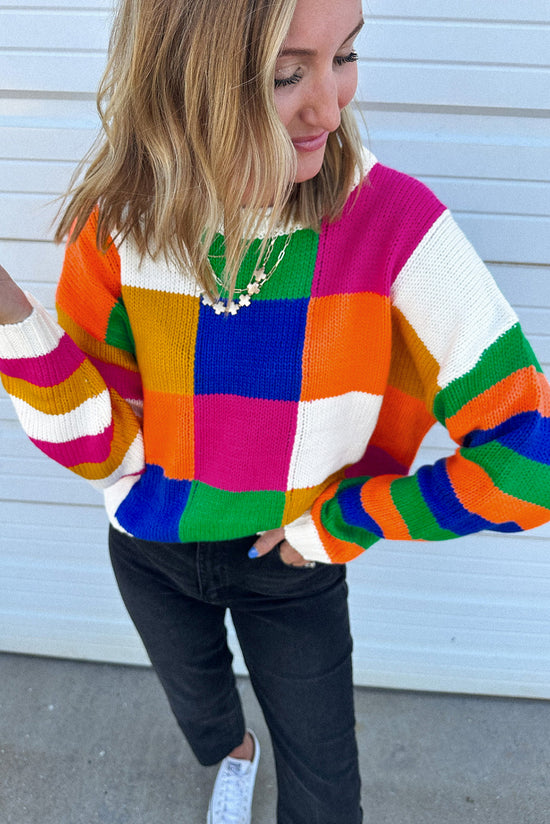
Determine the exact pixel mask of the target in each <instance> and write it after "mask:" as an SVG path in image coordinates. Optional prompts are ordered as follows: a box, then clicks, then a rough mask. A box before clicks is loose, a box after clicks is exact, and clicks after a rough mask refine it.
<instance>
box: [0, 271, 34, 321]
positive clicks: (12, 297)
mask: <svg viewBox="0 0 550 824" xmlns="http://www.w3.org/2000/svg"><path fill="white" fill-rule="evenodd" d="M31 312H32V305H31V304H30V303H29V301H28V299H27V297H26V295H25V293H24V292H23V290H22V289H20V288H19V286H18V285H17V283H15V281H14V280H12V278H10V276H9V275H8V273H7V272H6V270H5V269H4V268H3V266H0V324H6V323H20V321H22V320H25V318H28V317H29V315H30V314H31Z"/></svg>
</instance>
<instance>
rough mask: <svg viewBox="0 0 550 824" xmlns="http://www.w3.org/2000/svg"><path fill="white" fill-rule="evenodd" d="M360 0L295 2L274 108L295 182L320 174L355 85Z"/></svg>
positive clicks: (279, 61)
mask: <svg viewBox="0 0 550 824" xmlns="http://www.w3.org/2000/svg"><path fill="white" fill-rule="evenodd" d="M362 23H363V15H362V13H361V0H298V2H297V4H296V11H295V13H294V17H293V18H292V23H291V24H290V28H289V30H288V35H287V38H286V40H285V42H284V44H283V48H282V50H281V52H280V54H279V57H278V59H277V68H276V71H275V106H276V108H277V111H278V113H279V117H280V118H281V120H282V122H283V124H284V126H285V127H286V129H287V131H288V134H289V136H290V139H291V140H292V143H293V144H294V148H295V149H296V154H297V158H298V168H297V174H296V178H295V182H296V183H301V182H302V181H304V180H309V179H310V178H312V177H315V175H316V174H317V173H318V172H319V170H320V169H321V165H322V163H323V157H324V154H325V146H326V142H327V138H328V136H329V133H330V132H333V131H335V130H336V129H337V128H338V126H339V125H340V112H341V111H342V109H343V108H344V106H347V104H348V103H349V102H350V101H351V99H352V98H353V95H354V94H355V90H356V88H357V63H356V60H357V54H356V53H355V52H354V51H353V41H354V39H355V37H356V36H357V34H358V32H359V30H360V28H361V25H362Z"/></svg>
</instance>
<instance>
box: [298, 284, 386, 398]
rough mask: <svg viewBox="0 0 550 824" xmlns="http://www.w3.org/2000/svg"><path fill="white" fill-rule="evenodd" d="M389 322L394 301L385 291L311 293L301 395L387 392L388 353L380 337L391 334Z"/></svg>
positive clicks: (323, 396)
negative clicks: (318, 294)
mask: <svg viewBox="0 0 550 824" xmlns="http://www.w3.org/2000/svg"><path fill="white" fill-rule="evenodd" d="M386 310H387V311H386ZM342 318H346V321H345V322H343V321H342ZM389 325H390V308H389V301H388V299H387V298H385V297H383V296H382V295H376V294H373V293H367V292H365V293H363V294H353V295H329V296H326V297H320V298H312V300H311V302H310V306H309V313H308V319H307V327H306V335H305V342H304V353H303V383H302V395H301V400H303V401H304V400H305V401H310V400H317V399H319V398H328V397H334V396H335V395H341V394H344V393H346V392H350V391H360V392H369V393H370V394H373V395H379V394H382V392H383V391H384V385H385V381H386V376H387V370H388V362H387V355H388V353H387V351H385V350H384V348H383V347H381V346H380V341H383V340H387V338H388V330H389Z"/></svg>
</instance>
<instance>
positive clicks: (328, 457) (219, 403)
mask: <svg viewBox="0 0 550 824" xmlns="http://www.w3.org/2000/svg"><path fill="white" fill-rule="evenodd" d="M367 171H368V178H367V181H366V182H365V183H364V185H363V186H362V187H361V189H360V191H359V193H357V191H356V192H354V193H352V195H351V196H350V198H349V200H348V203H347V205H346V208H345V211H344V214H343V216H342V217H341V219H339V220H338V221H337V222H334V223H331V224H328V223H326V224H323V226H322V227H321V229H320V231H318V232H316V231H313V230H312V229H304V228H297V229H296V230H295V231H294V232H293V233H292V236H291V238H290V242H289V244H288V247H287V249H286V252H285V254H284V257H283V258H282V260H281V262H280V264H279V266H278V267H277V270H276V271H275V272H274V274H273V276H272V277H271V278H270V279H269V281H268V282H267V283H266V284H265V285H264V286H263V288H262V290H261V292H260V293H259V294H258V295H255V296H254V297H253V298H252V300H251V303H250V305H249V306H245V307H243V308H242V309H241V310H240V311H239V312H237V313H236V314H235V315H228V316H225V315H219V314H216V313H215V312H214V310H213V308H212V307H211V306H208V305H206V304H205V303H204V302H203V301H202V300H201V295H200V292H199V290H198V288H197V286H196V284H195V282H194V280H193V278H192V277H191V276H190V274H189V273H188V272H185V271H182V270H181V269H178V268H177V267H176V266H175V265H172V264H168V263H167V262H166V261H165V260H164V259H158V260H153V259H151V258H150V257H146V258H144V259H141V258H140V255H139V253H138V251H137V249H136V248H135V246H134V244H133V242H132V241H131V240H130V239H127V240H125V241H123V242H122V243H121V244H120V245H119V246H118V248H117V247H115V246H114V245H113V246H111V247H110V248H109V250H108V251H107V252H106V253H102V252H99V251H98V250H97V248H96V240H95V230H96V219H97V216H96V215H92V216H91V218H90V220H89V221H88V224H87V226H86V227H85V229H84V231H83V232H82V233H81V235H80V237H79V238H78V240H77V241H76V243H74V244H71V245H69V246H68V248H67V251H66V257H65V263H64V268H63V272H62V276H61V280H60V283H59V286H58V291H57V307H58V323H56V322H55V321H54V320H53V319H52V318H51V317H50V316H49V315H48V314H47V313H46V312H45V310H44V309H43V308H42V307H41V306H39V305H38V304H37V303H35V309H34V311H33V313H32V315H31V316H30V317H29V318H27V319H26V320H25V321H23V322H22V323H19V324H14V325H12V326H5V327H3V328H2V329H1V330H0V371H1V372H2V373H3V382H4V386H5V388H6V389H7V391H8V392H9V393H10V395H11V396H12V399H13V403H14V405H15V408H16V410H17V414H18V416H19V418H20V420H21V423H22V425H23V427H24V429H25V430H26V432H27V433H28V436H29V437H30V438H31V440H32V441H33V442H34V443H35V444H36V445H37V446H38V447H39V448H40V449H41V450H43V451H44V452H45V453H46V454H47V455H49V456H50V457H51V458H53V459H54V460H56V461H58V462H59V463H61V464H63V465H64V466H66V467H68V468H69V469H71V470H72V471H73V472H76V473H78V474H79V475H81V476H82V477H84V478H86V479H88V480H89V481H90V482H91V483H92V484H94V485H96V486H98V487H101V488H102V489H103V490H104V493H105V502H106V508H107V512H108V515H109V519H110V521H111V523H112V524H113V526H114V527H115V528H117V529H119V530H123V531H126V532H128V533H129V534H132V535H135V536H137V537H139V538H142V539H146V540H153V541H166V542H185V541H195V540H223V539H229V538H235V537H239V536H243V535H249V534H254V533H257V532H261V531H265V530H269V529H273V528H276V527H280V526H284V528H285V534H286V537H287V539H288V541H289V542H290V543H291V544H292V545H293V546H294V547H295V548H296V549H297V550H298V551H299V552H300V553H301V554H302V555H303V556H304V557H305V558H308V559H310V560H316V561H321V562H344V561H348V560H350V559H351V558H353V557H355V556H356V555H358V554H359V553H360V552H361V551H362V550H364V549H366V548H368V547H369V546H371V545H372V544H373V543H375V542H376V541H378V540H379V539H381V538H386V539H405V540H442V539H447V538H453V537H455V536H460V535H466V534H468V533H472V532H478V531H480V530H484V529H490V530H497V531H502V532H514V531H518V530H523V529H528V528H531V527H534V526H537V525H540V524H542V523H544V522H546V521H548V520H550V423H549V415H550V391H549V387H548V384H547V382H546V380H545V378H544V376H543V374H542V372H541V369H540V366H539V365H538V363H537V360H536V358H535V356H534V354H533V352H532V350H531V347H530V345H529V344H528V342H527V341H526V339H525V337H524V335H523V333H522V331H521V328H520V326H519V323H518V320H517V317H516V316H515V314H514V312H513V310H512V309H511V308H510V306H509V305H508V303H507V302H506V300H505V299H504V298H503V296H502V295H501V294H500V292H499V291H498V289H497V287H496V285H495V283H494V282H493V280H492V278H491V276H490V275H489V273H488V271H487V270H486V268H485V266H484V265H483V263H482V262H481V260H480V259H479V258H478V256H477V255H476V253H475V252H474V251H473V249H472V247H471V246H470V244H469V243H468V241H467V240H466V239H465V237H464V236H463V234H462V233H461V231H460V230H459V229H458V227H457V225H456V224H455V222H454V221H453V218H452V217H451V215H450V214H449V212H448V211H447V210H446V208H445V207H444V206H443V205H442V204H441V203H440V202H439V201H438V199H437V198H436V197H435V196H434V195H433V194H432V193H431V192H430V191H429V190H428V189H427V188H426V187H425V186H424V185H422V184H421V183H419V182H418V181H416V180H414V179H412V178H410V177H408V176H406V175H403V174H401V173H398V172H396V171H393V170H391V169H388V168H385V167H384V166H382V165H381V164H379V163H378V162H377V161H376V160H375V159H374V158H372V157H370V158H369V164H368V168H367ZM285 240H286V238H285V236H284V235H283V234H281V236H280V237H278V238H277V241H276V243H275V247H274V249H273V260H275V258H276V256H277V255H278V253H279V252H280V251H281V249H282V247H283V246H284V243H285ZM259 242H260V241H259V240H257V241H255V245H253V247H252V248H251V250H250V253H249V255H248V256H247V258H246V259H245V261H244V264H243V267H242V270H241V273H240V275H239V281H238V284H237V285H238V286H241V287H242V286H245V285H246V284H247V283H248V281H249V279H250V277H251V275H252V273H253V271H254V265H255V263H256V258H257V251H258V245H259ZM216 243H217V244H218V248H217V249H213V250H212V255H213V256H212V261H213V265H214V267H215V265H216V263H215V262H216V261H217V260H218V259H221V255H219V254H218V256H216V255H217V253H219V252H220V250H223V238H222V237H221V236H219V237H218V238H217V239H216V242H215V245H216ZM436 421H439V422H441V423H442V424H443V425H444V426H445V427H446V428H447V430H448V431H449V433H450V435H451V437H452V438H453V439H454V441H455V442H456V444H457V449H456V452H455V453H454V455H452V456H451V457H449V458H445V459H441V460H439V461H437V462H436V463H435V464H434V465H430V466H422V467H421V468H420V469H419V470H418V471H417V472H415V473H414V474H409V473H410V467H411V464H412V462H413V460H414V457H415V455H416V452H417V450H418V448H419V445H420V443H421V441H422V439H423V437H424V435H425V434H426V432H427V431H428V430H429V429H430V427H431V426H432V425H433V424H434V423H435V422H436Z"/></svg>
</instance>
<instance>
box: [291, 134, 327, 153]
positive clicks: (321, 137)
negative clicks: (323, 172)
mask: <svg viewBox="0 0 550 824" xmlns="http://www.w3.org/2000/svg"><path fill="white" fill-rule="evenodd" d="M328 135H329V133H328V132H322V133H321V134H317V135H313V136H312V137H293V138H292V144H293V146H294V148H295V149H296V150H297V151H299V152H316V151H317V150H318V149H322V148H323V146H324V145H325V143H326V142H327V139H328Z"/></svg>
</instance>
